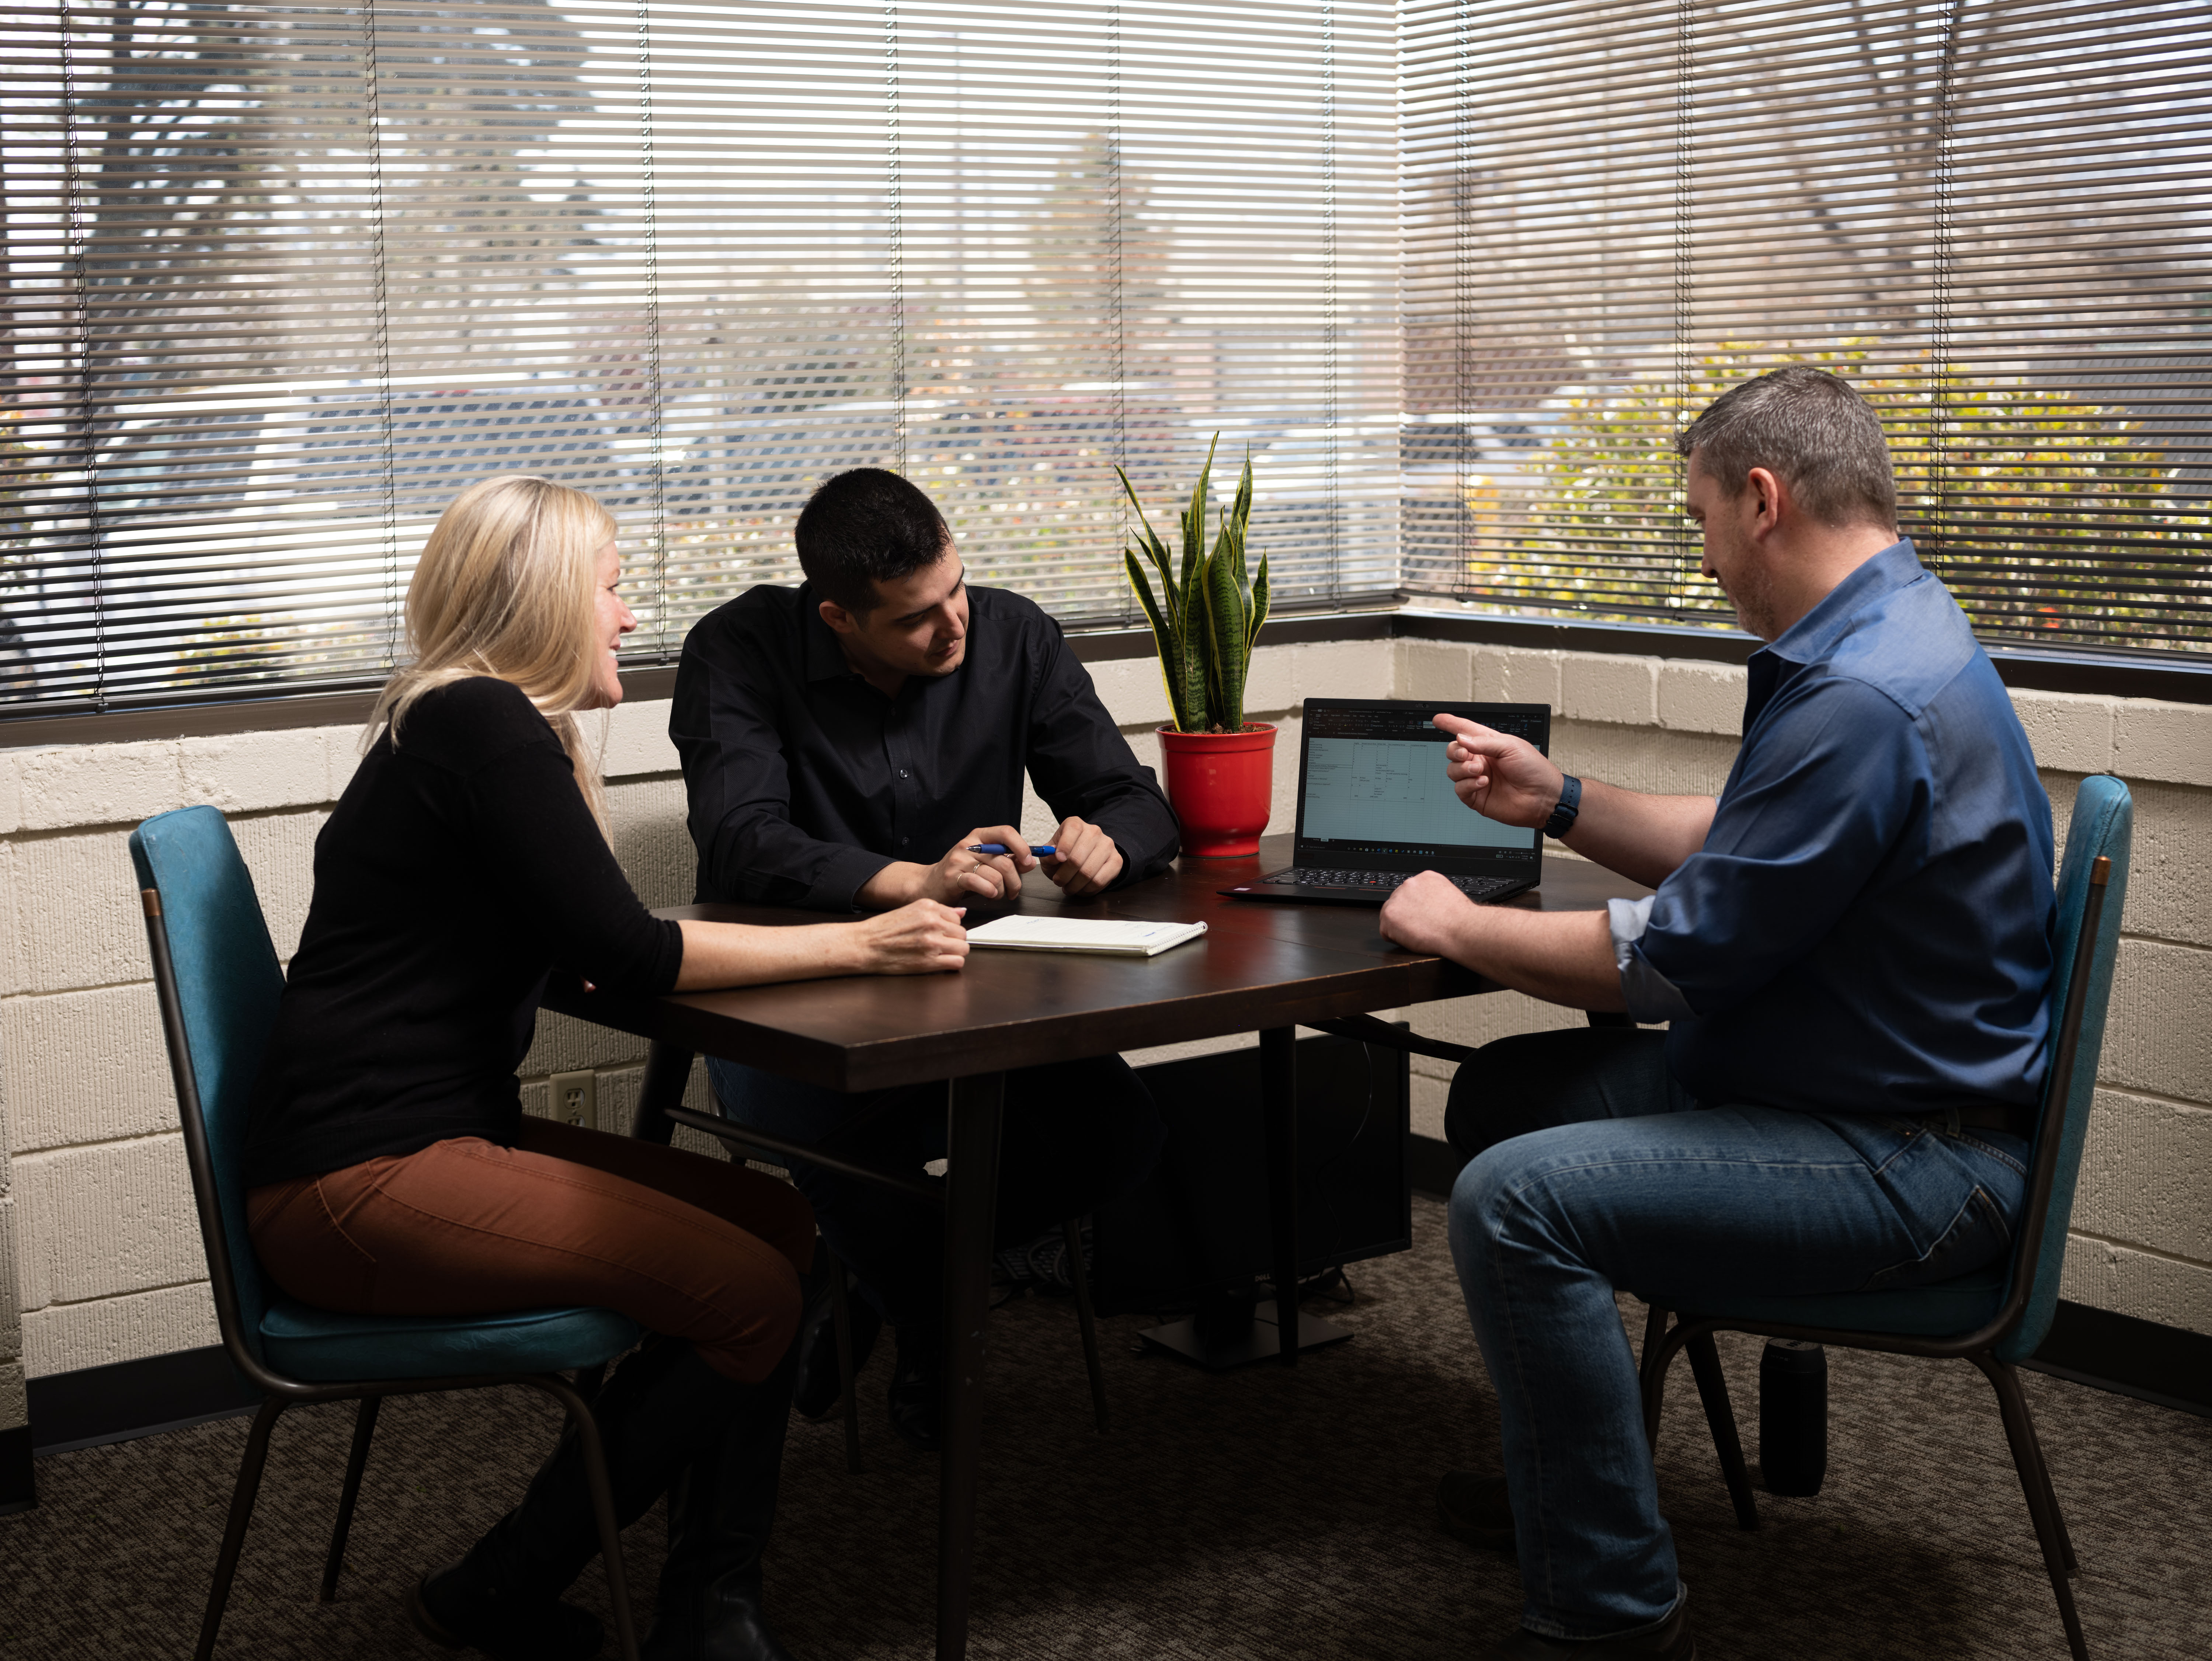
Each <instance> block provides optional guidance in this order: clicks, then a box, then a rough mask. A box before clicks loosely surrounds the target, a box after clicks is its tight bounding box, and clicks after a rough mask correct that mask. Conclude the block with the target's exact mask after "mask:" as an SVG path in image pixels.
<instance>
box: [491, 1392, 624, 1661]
mask: <svg viewBox="0 0 2212 1661" xmlns="http://www.w3.org/2000/svg"><path fill="white" fill-rule="evenodd" d="M518 1382H520V1383H523V1384H528V1385H535V1386H536V1387H537V1388H538V1389H540V1390H542V1391H544V1392H545V1393H546V1394H547V1395H549V1396H550V1397H553V1399H554V1400H556V1401H557V1402H558V1403H561V1406H562V1410H563V1411H564V1412H566V1413H567V1414H568V1428H569V1429H571V1430H573V1431H574V1432H575V1433H576V1440H577V1441H578V1442H579V1443H580V1445H581V1446H582V1451H583V1455H584V1479H585V1481H586V1482H587V1483H588V1484H589V1485H590V1488H591V1490H592V1520H593V1521H594V1522H596V1523H597V1524H598V1525H599V1555H600V1557H601V1558H602V1559H603V1560H604V1561H605V1563H606V1568H607V1603H608V1606H609V1607H610V1608H611V1609H612V1610H613V1612H614V1617H615V1646H616V1648H617V1651H618V1652H620V1654H621V1656H622V1658H623V1661H638V1654H637V1624H636V1622H635V1620H633V1619H632V1618H631V1616H630V1607H629V1575H628V1574H627V1573H625V1572H624V1571H623V1555H622V1524H621V1522H620V1521H619V1520H618V1519H617V1518H616V1516H615V1491H614V1484H613V1482H611V1481H610V1480H609V1478H608V1476H607V1449H606V1444H605V1441H603V1440H601V1439H600V1436H599V1420H598V1419H597V1418H596V1417H594V1416H593V1415H592V1409H591V1408H590V1407H589V1406H588V1405H587V1404H586V1403H585V1401H584V1398H583V1397H581V1396H580V1395H578V1394H577V1393H576V1391H575V1389H574V1386H573V1385H570V1384H569V1383H568V1380H567V1379H562V1378H560V1377H558V1376H556V1374H553V1373H536V1374H532V1375H529V1376H526V1377H525V1378H523V1379H520V1380H518Z"/></svg>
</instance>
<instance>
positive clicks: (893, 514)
mask: <svg viewBox="0 0 2212 1661" xmlns="http://www.w3.org/2000/svg"><path fill="white" fill-rule="evenodd" d="M798 543H799V565H800V567H801V568H802V569H803V570H804V572H805V576H806V580H805V583H804V584H803V585H801V586H800V587H799V589H798V591H796V592H794V591H792V590H790V589H786V588H776V587H770V586H762V587H759V588H756V589H753V590H752V591H750V592H749V593H747V594H745V595H744V596H742V597H739V598H738V599H736V600H733V601H732V602H731V603H729V604H727V605H725V606H723V607H721V608H720V609H719V610H717V611H715V612H714V613H712V614H711V615H708V616H707V617H705V618H702V620H701V621H700V622H699V623H698V624H697V626H696V627H694V628H693V629H692V631H691V633H690V637H689V638H688V639H687V640H685V641H684V656H683V659H682V662H681V663H680V664H679V665H678V669H677V672H676V700H675V707H674V711H673V712H672V713H671V716H670V718H669V736H670V737H672V738H673V739H674V740H675V742H676V746H677V749H678V750H679V751H680V752H681V753H682V755H683V758H684V785H685V788H686V790H687V791H688V792H689V796H690V828H691V840H692V841H693V842H694V844H695V845H696V846H697V848H698V852H699V886H698V892H699V897H700V899H701V900H744V901H750V902H753V903H766V904H773V905H791V906H813V907H817V908H819V909H822V910H825V911H840V912H842V911H850V910H853V909H855V908H864V909H867V910H880V909H883V908H885V907H889V906H897V905H902V904H903V903H905V902H906V901H908V900H913V899H915V898H916V897H919V896H922V895H927V896H929V897H931V898H933V899H937V900H943V901H945V903H947V904H950V905H961V904H963V903H965V902H967V901H968V900H971V899H982V900H994V899H999V898H1001V897H1012V895H1015V894H1019V893H1020V892H1021V888H1022V883H1023V881H1024V878H1025V877H1027V878H1029V879H1030V880H1031V881H1035V880H1036V876H1037V875H1038V874H1039V873H1041V874H1042V876H1044V877H1046V878H1048V879H1049V880H1050V881H1052V882H1054V883H1056V884H1058V885H1059V886H1060V888H1063V889H1064V890H1066V892H1067V893H1069V894H1091V893H1097V892H1101V891H1103V890H1104V889H1108V888H1119V887H1121V886H1123V885H1124V884H1127V883H1129V882H1138V881H1141V880H1142V879H1143V878H1145V877H1147V876H1155V875H1157V874H1158V873H1159V872H1160V871H1162V870H1165V869H1166V867H1167V864H1168V862H1169V861H1170V860H1171V859H1173V858H1175V855H1176V849H1177V846H1178V840H1177V832H1176V820H1175V815H1174V813H1173V812H1172V811H1171V810H1170V808H1169V807H1168V803H1167V799H1166V797H1164V796H1163V795H1162V794H1161V793H1160V789H1159V786H1158V783H1157V782H1155V780H1154V779H1153V777H1152V770H1151V769H1150V768H1149V767H1143V766H1141V765H1139V762H1138V761H1137V758H1136V756H1135V755H1134V754H1133V752H1132V751H1131V750H1130V749H1129V744H1128V741H1127V739H1125V738H1123V737H1122V736H1121V733H1120V731H1119V730H1116V729H1115V725H1114V722H1113V718H1112V717H1110V716H1109V715H1108V714H1107V712H1106V710H1105V708H1104V706H1103V705H1101V704H1100V703H1099V701H1098V696H1097V692H1096V691H1095V690H1094V689H1093V688H1092V687H1091V677H1090V676H1089V675H1088V674H1087V673H1085V670H1084V668H1083V665H1082V664H1080V663H1079V662H1078V661H1077V660H1076V658H1075V656H1074V654H1073V652H1070V651H1069V650H1068V649H1067V645H1066V641H1065V640H1062V639H1061V636H1060V626H1059V625H1058V624H1057V623H1055V622H1054V621H1052V619H1051V618H1049V617H1048V616H1047V615H1045V614H1044V613H1043V612H1042V610H1040V609H1038V608H1037V607H1036V605H1035V604H1034V603H1031V602H1030V601H1029V600H1026V599H1024V598H1022V597H1020V596H1018V595H1015V594H1010V593H1007V592H1006V591H1003V590H999V589H989V588H982V589H970V588H969V586H968V585H967V579H966V573H965V569H964V567H963V563H962V561H961V558H960V554H959V550H958V549H957V547H956V546H955V545H954V543H953V538H952V535H951V530H950V529H949V528H948V527H947V526H946V524H945V520H944V518H943V517H942V516H941V515H940V514H939V512H938V511H937V508H936V506H935V505H934V504H933V503H932V502H931V501H930V500H929V498H928V497H927V495H925V494H923V493H922V492H921V490H920V489H919V488H916V487H915V486H914V485H912V484H910V483H908V482H907V481H906V480H905V479H903V478H901V477H900V476H898V475H896V474H895V473H889V472H885V471H883V470H880V469H876V468H860V469H857V470H854V471H852V472H848V473H843V474H840V475H839V476H836V478H833V479H831V480H830V481H829V482H827V483H826V484H824V485H823V487H822V488H820V489H819V490H817V492H816V493H815V494H814V496H813V498H812V500H810V501H809V502H808V503H807V505H806V508H805V512H802V513H801V514H800V515H799V524H798ZM1025 772H1026V773H1027V774H1028V775H1029V777H1030V779H1032V780H1033V781H1034V783H1035V784H1036V790H1037V793H1038V794H1039V795H1040V796H1042V797H1043V798H1044V800H1045V802H1046V803H1048V805H1049V806H1050V808H1051V809H1052V811H1053V813H1054V816H1055V817H1056V818H1057V819H1058V821H1059V825H1058V827H1057V828H1056V829H1055V830H1054V833H1053V836H1052V846H1054V848H1055V849H1056V850H1057V852H1054V853H1053V854H1050V855H1048V856H1046V857H1045V858H1043V859H1042V861H1040V860H1038V859H1037V858H1033V857H1032V856H1031V855H1030V852H1029V851H1028V846H1027V845H1026V843H1025V841H1024V839H1023V836H1022V834H1021V832H1020V830H1019V829H1018V821H1019V820H1020V818H1021V804H1022V779H1023V775H1024V773H1025ZM978 843H999V844H1002V845H1004V846H1006V848H1007V849H1008V852H1006V853H1004V854H995V855H994V854H984V853H977V852H971V849H972V847H973V845H975V844H978ZM708 1072H709V1074H710V1076H711V1077H712V1079H713V1081H714V1094H715V1097H716V1100H717V1101H718V1102H719V1104H720V1109H721V1111H722V1112H723V1113H724V1114H725V1115H726V1117H728V1118H733V1119H737V1120H738V1121H740V1122H742V1123H744V1124H749V1125H757V1126H758V1127H759V1128H760V1129H762V1130H763V1131H769V1132H771V1133H773V1134H778V1135H781V1136H785V1137H790V1138H792V1139H793V1140H797V1141H802V1142H807V1143H815V1144H817V1145H820V1146H822V1147H823V1149H825V1150H834V1151H836V1152H837V1153H840V1154H842V1155H845V1156H846V1157H848V1158H850V1159H856V1160H859V1161H863V1162H865V1163H867V1164H870V1165H875V1166H879V1167H890V1168H909V1169H910V1168H912V1167H916V1166H920V1165H923V1164H925V1163H926V1162H927V1161H930V1160H933V1159H935V1158H939V1157H941V1156H942V1155H943V1154H944V1152H945V1149H944V1134H945V1112H944V1103H945V1093H944V1087H943V1086H941V1085H933V1086H928V1087H923V1088H913V1089H907V1090H892V1091H884V1092H878V1093H876V1094H866V1095H844V1094H839V1093H837V1092H835V1091H829V1090H823V1089H819V1088H815V1087H813V1086H810V1085H803V1084H798V1083H794V1082H792V1081H790V1080H787V1079H782V1078H779V1077H777V1076H775V1075H774V1074H770V1073H767V1072H763V1071H762V1070H758V1069H756V1068H750V1067H745V1066H741V1065H738V1064H733V1063H729V1062H723V1061H714V1062H710V1063H709V1064H708ZM1005 1114H1006V1116H1005V1129H1004V1132H1003V1140H1002V1151H1001V1154H1000V1172H1001V1175H1000V1199H999V1209H998V1216H999V1235H1000V1243H1001V1244H1002V1245H1012V1244H1018V1243H1019V1242H1020V1241H1022V1240H1027V1239H1029V1238H1030V1237H1032V1236H1034V1235H1035V1234H1037V1233H1039V1232H1041V1231H1042V1229H1043V1228H1047V1227H1048V1226H1049V1225H1051V1224H1052V1223H1054V1222H1058V1221H1059V1220H1060V1219H1061V1218H1064V1217H1068V1216H1073V1215H1081V1214H1083V1213H1085V1212H1087V1211H1089V1210H1091V1209H1092V1208H1093V1207H1095V1206H1097V1205H1098V1204H1101V1203H1105V1202H1107V1201H1109V1200H1111V1199H1114V1198H1116V1197H1119V1196H1121V1195H1122V1194H1125V1193H1127V1192H1128V1191H1130V1190H1131V1189H1133V1187H1134V1186H1135V1185H1137V1184H1138V1183H1139V1181H1140V1180H1142V1179H1143V1178H1144V1177H1145V1175H1146V1173H1148V1172H1149V1171H1150V1170H1151V1169H1152V1166H1153V1164H1154V1163H1155V1162H1156V1161H1158V1157H1159V1155H1160V1151H1161V1149H1162V1146H1163V1144H1164V1140H1165V1131H1164V1127H1163V1125H1162V1123H1161V1120H1160V1116H1159V1112H1158V1108H1157V1107H1156V1106H1154V1104H1153V1102H1152V1097H1151V1095H1150V1094H1149V1093H1148V1092H1147V1091H1146V1088H1145V1087H1144V1085H1143V1083H1142V1082H1140V1081H1139V1079H1138V1078H1137V1076H1136V1075H1135V1074H1134V1073H1133V1071H1132V1070H1130V1069H1129V1067H1128V1066H1127V1064H1126V1063H1124V1062H1122V1061H1121V1059H1120V1058H1118V1057H1106V1058H1097V1059H1092V1060H1085V1061H1077V1062H1067V1063H1061V1064H1056V1065H1052V1066H1046V1067H1031V1068H1025V1069H1022V1070H1018V1071H1015V1072H1012V1073H1010V1074H1008V1075H1007V1078H1006V1109H1005ZM792 1174H793V1179H794V1180H796V1181H797V1183H798V1184H799V1187H800V1188H801V1189H802V1190H803V1191H805V1194H806V1197H808V1199H809V1200H811V1202H812V1203H813V1205H814V1210H815V1215H816V1217H817V1220H818V1221H819V1222H820V1224H821V1227H822V1232H823V1235H824V1236H825V1237H826V1238H827V1239H828V1240H829V1244H830V1245H831V1246H833V1247H834V1248H835V1249H836V1252H837V1255H838V1257H839V1258H841V1259H842V1260H843V1261H844V1262H845V1263H846V1264H848V1265H850V1266H851V1268H852V1269H853V1270H854V1274H855V1276H857V1277H858V1278H859V1280H860V1284H861V1289H862V1291H863V1293H864V1294H865V1296H864V1299H863V1304H864V1305H865V1306H872V1311H873V1312H880V1313H881V1315H882V1316H883V1317H884V1318H887V1319H889V1320H890V1323H891V1325H892V1326H893V1327H894V1329H895V1330H896V1334H897V1337H898V1349H899V1364H898V1367H897V1371H896V1374H895V1376H894V1378H893V1379H892V1382H891V1422H892V1424H893V1425H894V1427H896V1428H897V1429H898V1430H899V1432H900V1434H902V1435H903V1436H905V1437H906V1438H907V1439H908V1440H909V1441H910V1442H913V1443H914V1444H915V1445H916V1446H921V1447H925V1448H927V1447H933V1446H935V1444H936V1438H937V1391H936V1384H937V1377H936V1374H937V1367H936V1337H937V1331H938V1320H939V1282H940V1279H941V1275H942V1269H941V1260H940V1252H939V1238H940V1234H941V1230H942V1226H943V1225H942V1220H941V1218H940V1216H939V1214H937V1213H936V1212H935V1211H933V1210H932V1209H929V1208H927V1207H925V1206H923V1205H921V1203H918V1202H915V1201H910V1200H906V1199H903V1198H901V1197H896V1196H893V1195H888V1194H886V1193H885V1192H884V1191H882V1190H880V1189H876V1188H872V1187H869V1186H865V1185H860V1184H856V1183H854V1182H853V1181H851V1180H850V1179H847V1178H843V1177H839V1176H837V1175H836V1174H835V1173H830V1172H828V1171H824V1170H823V1169H821V1168H819V1167H812V1166H805V1165H799V1166H796V1167H794V1168H793V1173H792ZM855 1313H856V1315H857V1314H860V1310H857V1309H856V1311H855ZM875 1331H876V1324H875V1322H874V1320H873V1319H872V1318H869V1319H866V1321H865V1322H864V1331H863V1334H862V1335H856V1345H855V1347H856V1349H859V1350H860V1351H861V1353H862V1354H863V1355H864V1354H865V1349H864V1347H863V1346H864V1343H866V1342H872V1339H873V1337H874V1336H875ZM799 1342H800V1343H801V1345H802V1347H803V1348H802V1351H801V1361H800V1366H801V1373H800V1380H799V1407H800V1410H801V1411H803V1412H807V1413H809V1414H810V1415H819V1414H823V1413H826V1412H828V1411H829V1409H830V1408H831V1407H832V1406H834V1405H835V1404H836V1391H837V1378H836V1362H835V1351H834V1349H833V1348H832V1347H831V1340H830V1338H829V1332H828V1323H827V1321H826V1320H823V1319H819V1318H817V1320H816V1321H815V1323H814V1324H813V1325H812V1326H811V1328H810V1329H809V1330H807V1331H802V1333H801V1335H800V1339H799ZM857 1359H859V1357H857V1356H856V1361H857Z"/></svg>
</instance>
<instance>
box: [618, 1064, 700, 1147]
mask: <svg viewBox="0 0 2212 1661" xmlns="http://www.w3.org/2000/svg"><path fill="white" fill-rule="evenodd" d="M692 1053H693V1052H691V1051H690V1050H679V1049H678V1048H677V1047H676V1046H674V1045H673V1044H663V1043H661V1042H660V1041H659V1040H658V1039H656V1040H653V1048H652V1049H650V1050H648V1051H647V1052H646V1057H645V1082H644V1084H643V1085H642V1086H641V1088H639V1090H638V1093H637V1123H636V1124H635V1125H633V1126H632V1127H631V1129H630V1134H631V1135H632V1136H634V1137H637V1138H638V1139H639V1140H640V1141H642V1142H657V1143H659V1144H660V1145H661V1146H662V1147H664V1148H665V1147H666V1146H667V1145H668V1139H669V1138H670V1137H672V1136H674V1135H675V1134H676V1121H675V1120H673V1119H671V1118H669V1117H668V1111H667V1110H668V1109H669V1108H671V1107H680V1106H683V1104H684V1086H685V1085H687V1084H689V1083H690V1082H691V1058H692Z"/></svg>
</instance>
